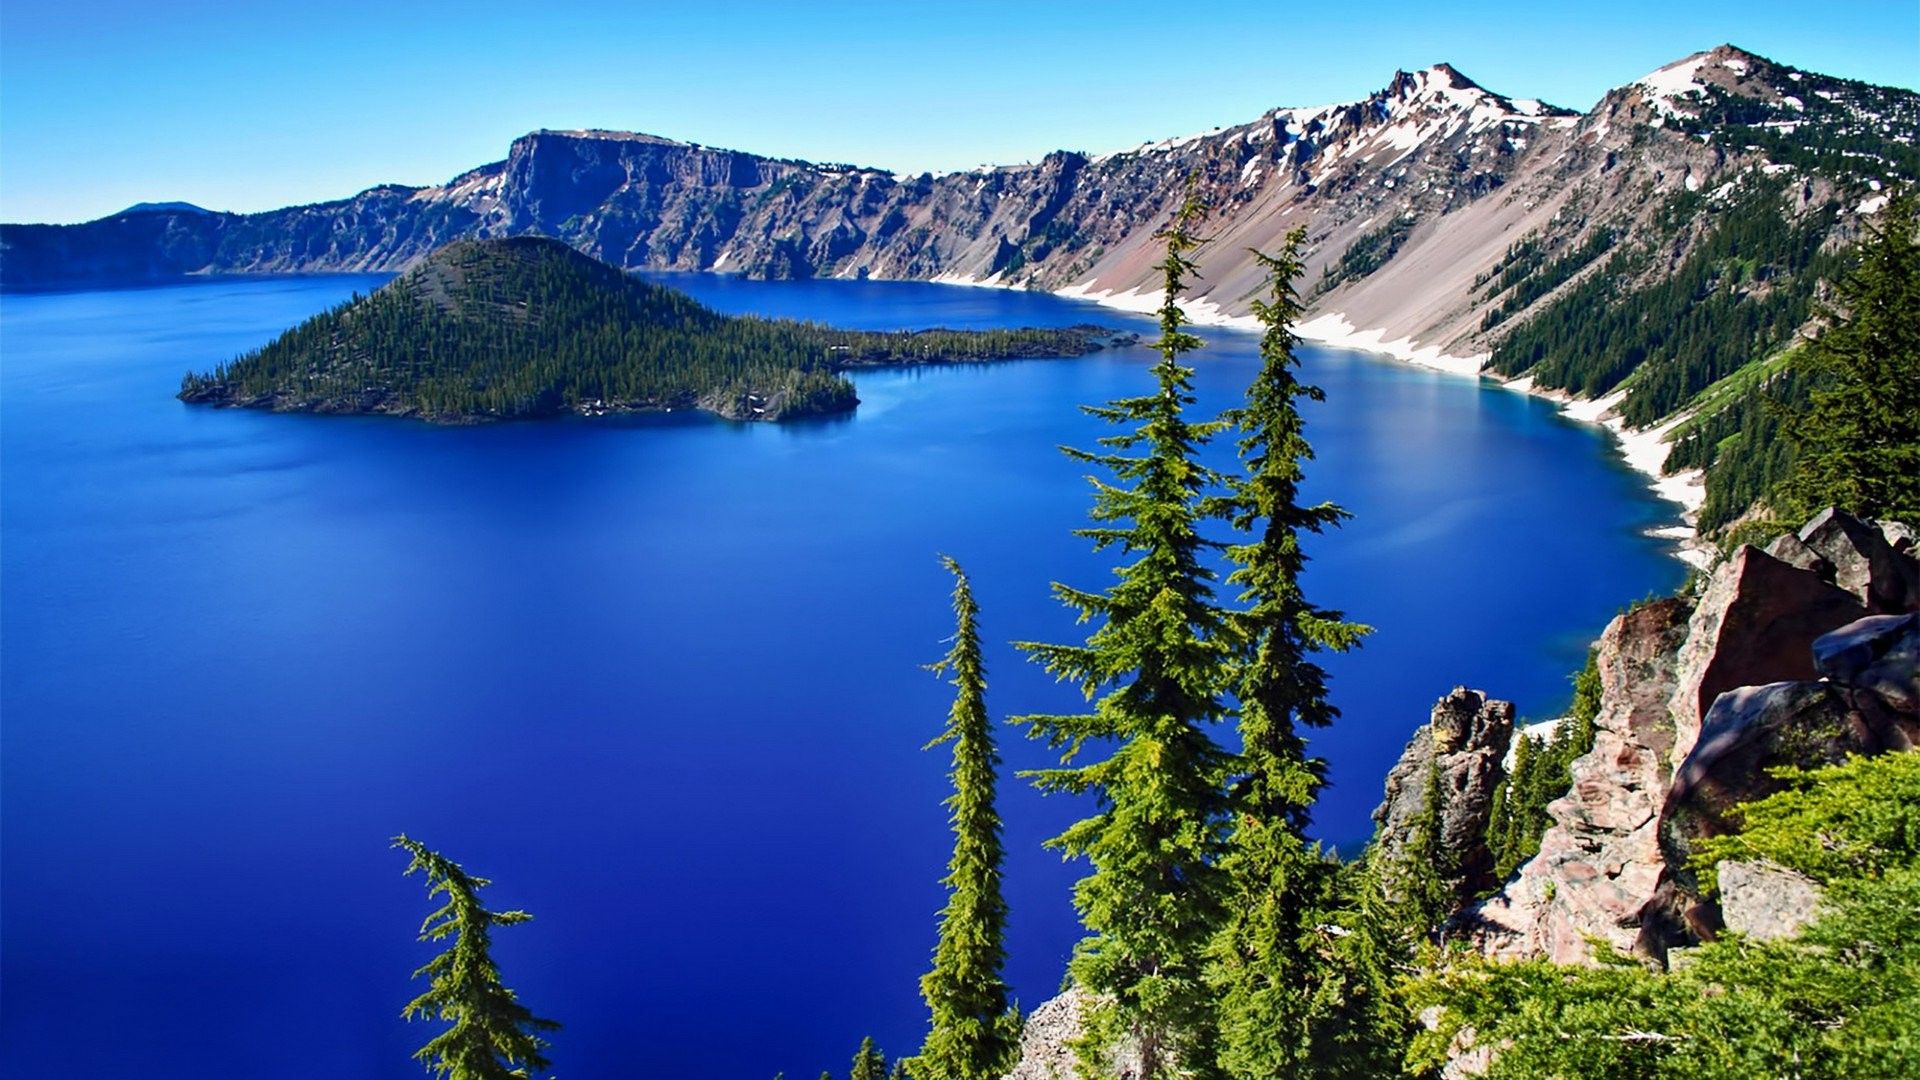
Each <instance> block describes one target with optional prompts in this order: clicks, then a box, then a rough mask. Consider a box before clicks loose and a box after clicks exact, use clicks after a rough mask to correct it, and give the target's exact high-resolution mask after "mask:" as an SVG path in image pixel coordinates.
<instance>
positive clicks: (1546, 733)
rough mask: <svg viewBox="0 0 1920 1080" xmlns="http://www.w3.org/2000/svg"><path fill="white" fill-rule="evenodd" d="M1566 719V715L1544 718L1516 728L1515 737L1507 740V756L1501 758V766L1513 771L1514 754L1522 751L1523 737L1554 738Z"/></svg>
mask: <svg viewBox="0 0 1920 1080" xmlns="http://www.w3.org/2000/svg"><path fill="white" fill-rule="evenodd" d="M1566 721H1567V718H1566V717H1564V716H1556V717H1554V718H1553V719H1551V720H1542V721H1540V722H1539V723H1537V724H1528V725H1526V726H1525V727H1517V728H1514V729H1513V738H1512V739H1510V740H1508V742H1507V756H1506V757H1504V758H1501V759H1500V767H1501V768H1503V769H1505V770H1507V771H1508V772H1512V771H1513V761H1514V756H1515V755H1517V754H1519V753H1520V740H1521V738H1522V737H1525V738H1529V739H1537V740H1539V741H1541V742H1546V741H1548V740H1550V739H1552V738H1553V733H1554V732H1555V731H1556V730H1558V729H1559V727H1560V725H1561V724H1564V723H1566Z"/></svg>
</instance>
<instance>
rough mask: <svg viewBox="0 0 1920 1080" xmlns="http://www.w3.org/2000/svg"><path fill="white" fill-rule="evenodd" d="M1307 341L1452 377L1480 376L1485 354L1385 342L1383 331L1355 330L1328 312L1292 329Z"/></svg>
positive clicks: (1401, 341) (1405, 340) (1344, 319)
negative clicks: (1371, 354)
mask: <svg viewBox="0 0 1920 1080" xmlns="http://www.w3.org/2000/svg"><path fill="white" fill-rule="evenodd" d="M1293 332H1294V333H1296V334H1299V335H1300V336H1301V337H1303V338H1305V339H1306V340H1308V341H1317V342H1319V343H1321V344H1322V345H1332V346H1334V347H1336V348H1342V349H1359V350H1361V351H1363V352H1374V353H1385V354H1387V355H1388V356H1391V357H1393V358H1394V359H1396V360H1404V361H1406V362H1407V363H1409V364H1418V365H1420V366H1421V367H1428V368H1433V369H1434V370H1435V371H1445V372H1450V373H1452V374H1454V375H1476V376H1477V375H1479V374H1480V369H1481V368H1483V367H1485V366H1486V363H1487V354H1486V353H1479V354H1476V355H1474V356H1449V355H1447V354H1446V353H1444V352H1442V351H1440V347H1439V346H1438V345H1426V346H1422V345H1420V344H1418V343H1416V342H1415V341H1414V340H1413V339H1412V338H1410V337H1403V338H1399V339H1398V340H1395V341H1387V340H1385V338H1386V336H1387V333H1386V331H1385V330H1356V329H1354V326H1353V324H1352V323H1350V322H1348V321H1347V317H1346V316H1345V315H1342V314H1340V313H1339V312H1337V311H1336V312H1329V313H1328V314H1325V315H1322V316H1320V317H1319V318H1317V319H1309V320H1307V321H1306V322H1303V323H1301V324H1300V325H1299V326H1296V327H1294V328H1293Z"/></svg>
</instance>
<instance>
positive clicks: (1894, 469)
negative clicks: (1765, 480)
mask: <svg viewBox="0 0 1920 1080" xmlns="http://www.w3.org/2000/svg"><path fill="white" fill-rule="evenodd" d="M1839 293H1840V307H1841V311H1839V312H1837V313H1829V314H1830V315H1831V317H1832V318H1833V320H1834V324H1833V325H1832V326H1831V327H1829V328H1828V330H1827V331H1826V333H1824V334H1822V335H1820V337H1819V339H1818V340H1816V341H1815V342H1814V343H1813V345H1812V347H1811V348H1809V349H1808V350H1807V355H1808V364H1809V366H1810V368H1811V370H1812V371H1813V373H1814V376H1815V379H1816V382H1815V384H1814V389H1813V391H1812V398H1813V403H1812V405H1811V407H1809V408H1808V409H1807V411H1806V412H1805V413H1803V414H1801V415H1800V416H1799V417H1798V418H1796V420H1795V421H1794V422H1793V423H1792V424H1791V425H1790V426H1789V433H1790V435H1791V436H1792V438H1793V441H1794V442H1795V443H1796V444H1797V449H1798V455H1797V459H1796V461H1795V463H1794V471H1793V473H1792V474H1791V475H1790V476H1789V478H1788V481H1787V491H1786V498H1785V500H1784V502H1785V504H1786V505H1785V509H1786V510H1787V511H1788V513H1789V515H1790V517H1791V519H1793V520H1800V519H1802V518H1804V517H1805V516H1806V515H1808V514H1810V513H1812V512H1813V511H1815V510H1817V509H1819V508H1821V507H1823V506H1827V505H1829V504H1833V505H1838V506H1840V507H1842V508H1844V509H1847V510H1850V511H1852V512H1854V513H1856V514H1860V515H1864V516H1868V517H1889V518H1900V519H1903V520H1907V521H1912V520H1915V519H1916V518H1920V196H1917V195H1916V191H1915V189H1914V188H1913V187H1911V186H1910V187H1908V188H1907V189H1906V190H1904V191H1902V192H1901V193H1900V194H1898V195H1897V196H1895V197H1894V198H1893V199H1892V201H1891V202H1890V203H1889V204H1888V205H1887V209H1886V214H1885V216H1884V217H1883V218H1882V220H1881V222H1880V224H1879V225H1877V226H1869V227H1868V238H1867V240H1866V241H1865V242H1864V243H1863V244H1862V245H1861V248H1860V264H1859V266H1858V267H1857V268H1856V269H1855V270H1854V271H1853V273H1851V274H1849V275H1847V277H1846V278H1844V279H1843V280H1842V281H1841V283H1840V288H1839Z"/></svg>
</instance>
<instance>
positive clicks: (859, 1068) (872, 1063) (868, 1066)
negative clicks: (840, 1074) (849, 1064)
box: [847, 1035, 887, 1080]
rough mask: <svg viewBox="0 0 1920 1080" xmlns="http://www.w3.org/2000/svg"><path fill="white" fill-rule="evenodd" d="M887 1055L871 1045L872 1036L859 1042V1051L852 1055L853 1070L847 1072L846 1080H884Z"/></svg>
mask: <svg viewBox="0 0 1920 1080" xmlns="http://www.w3.org/2000/svg"><path fill="white" fill-rule="evenodd" d="M886 1078H887V1055H885V1054H883V1053H881V1052H880V1050H879V1048H878V1047H876V1046H874V1045H873V1036H871V1035H869V1036H867V1037H866V1038H864V1039H861V1040H860V1049H859V1050H858V1051H856V1052H855V1053H854V1055H853V1068H852V1069H850V1070H848V1072H847V1080H886Z"/></svg>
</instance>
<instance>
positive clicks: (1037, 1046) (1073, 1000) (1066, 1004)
mask: <svg viewBox="0 0 1920 1080" xmlns="http://www.w3.org/2000/svg"><path fill="white" fill-rule="evenodd" d="M1087 997H1088V995H1087V993H1086V991H1084V990H1081V989H1078V988H1074V989H1071V990H1066V991H1063V992H1061V993H1060V994H1059V995H1057V996H1055V997H1052V998H1049V999H1048V1000H1046V1001H1043V1002H1041V1003H1040V1007H1039V1008H1037V1009H1035V1010H1033V1012H1031V1013H1029V1014H1028V1015H1027V1021H1026V1024H1025V1026H1023V1027H1022V1028H1021V1029H1020V1059H1019V1060H1018V1061H1017V1062H1015V1063H1014V1066H1013V1071H1012V1072H1010V1073H1008V1074H1007V1075H1006V1076H1005V1077H1003V1078H1002V1080H1082V1074H1081V1072H1080V1061H1079V1057H1078V1055H1077V1053H1076V1052H1075V1050H1074V1048H1073V1042H1074V1040H1076V1039H1078V1038H1079V1037H1080V1032H1081V1020H1080V1014H1081V1010H1082V1009H1084V1008H1085V1007H1086V1002H1087ZM1139 1075H1140V1055H1139V1053H1138V1052H1137V1050H1135V1049H1133V1048H1131V1047H1128V1046H1125V1045H1122V1046H1121V1047H1119V1048H1118V1049H1116V1051H1115V1052H1114V1057H1113V1061H1112V1064H1111V1067H1110V1068H1109V1069H1107V1070H1105V1071H1104V1072H1103V1073H1102V1074H1101V1076H1100V1077H1098V1078H1097V1080H1133V1078H1135V1077H1138V1076H1139Z"/></svg>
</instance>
